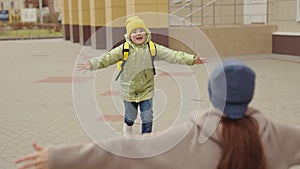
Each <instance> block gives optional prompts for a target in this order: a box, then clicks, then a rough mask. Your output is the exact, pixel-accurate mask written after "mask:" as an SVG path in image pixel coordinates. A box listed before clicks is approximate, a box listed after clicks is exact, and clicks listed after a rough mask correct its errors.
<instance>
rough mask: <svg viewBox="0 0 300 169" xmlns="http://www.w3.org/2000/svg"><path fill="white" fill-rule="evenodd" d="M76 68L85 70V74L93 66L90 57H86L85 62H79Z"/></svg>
mask: <svg viewBox="0 0 300 169" xmlns="http://www.w3.org/2000/svg"><path fill="white" fill-rule="evenodd" d="M76 68H77V70H78V71H83V74H84V73H86V72H87V71H88V70H90V69H91V68H92V65H91V64H90V62H89V60H88V58H87V57H84V62H83V63H78V64H77V65H76Z"/></svg>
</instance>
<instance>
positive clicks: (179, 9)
mask: <svg viewBox="0 0 300 169" xmlns="http://www.w3.org/2000/svg"><path fill="white" fill-rule="evenodd" d="M195 1H196V0H192V1H191V2H189V3H188V4H184V5H183V6H182V7H180V8H178V9H176V10H175V11H173V12H172V13H170V14H171V15H174V14H175V13H177V12H179V11H181V10H182V9H184V8H185V7H187V6H191V5H192V4H193V3H194V2H195Z"/></svg>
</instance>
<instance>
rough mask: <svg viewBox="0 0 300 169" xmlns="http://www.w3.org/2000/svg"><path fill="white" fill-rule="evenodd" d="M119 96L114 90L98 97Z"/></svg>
mask: <svg viewBox="0 0 300 169" xmlns="http://www.w3.org/2000/svg"><path fill="white" fill-rule="evenodd" d="M119 94H120V92H119V91H116V90H107V91H105V92H103V93H101V94H100V95H101V96H118V95H119Z"/></svg>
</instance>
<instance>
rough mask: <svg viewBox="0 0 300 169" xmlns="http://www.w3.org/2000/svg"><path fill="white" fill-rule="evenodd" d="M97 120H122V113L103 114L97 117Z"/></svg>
mask: <svg viewBox="0 0 300 169" xmlns="http://www.w3.org/2000/svg"><path fill="white" fill-rule="evenodd" d="M97 120H99V121H109V122H120V121H123V120H124V119H123V116H122V115H103V116H100V117H98V118H97Z"/></svg>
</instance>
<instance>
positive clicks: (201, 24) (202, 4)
mask: <svg viewBox="0 0 300 169" xmlns="http://www.w3.org/2000/svg"><path fill="white" fill-rule="evenodd" d="M203 23H204V21H203V0H201V26H203Z"/></svg>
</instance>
